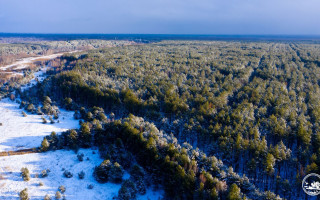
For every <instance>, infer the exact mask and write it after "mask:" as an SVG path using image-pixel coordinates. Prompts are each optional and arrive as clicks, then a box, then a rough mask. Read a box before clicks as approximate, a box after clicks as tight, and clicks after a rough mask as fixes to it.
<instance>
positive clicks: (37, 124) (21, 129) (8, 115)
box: [0, 98, 79, 152]
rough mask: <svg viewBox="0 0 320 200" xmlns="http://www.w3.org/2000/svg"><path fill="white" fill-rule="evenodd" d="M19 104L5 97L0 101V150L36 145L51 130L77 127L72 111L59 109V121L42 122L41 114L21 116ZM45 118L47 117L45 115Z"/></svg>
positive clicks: (57, 131)
mask: <svg viewBox="0 0 320 200" xmlns="http://www.w3.org/2000/svg"><path fill="white" fill-rule="evenodd" d="M22 111H23V110H22V109H19V104H17V103H15V102H13V101H11V100H9V99H8V98H5V99H3V100H1V101H0V123H2V126H0V152H1V151H11V150H17V149H21V148H22V149H26V148H33V147H38V146H39V145H40V144H41V141H42V139H43V137H44V136H46V135H50V133H51V132H52V131H55V132H56V133H61V132H62V131H66V130H68V129H75V128H79V122H78V121H77V120H74V119H73V112H70V111H66V110H63V109H61V110H60V111H61V113H60V115H59V119H58V120H59V121H60V122H59V123H54V124H50V123H49V122H50V121H49V120H48V123H47V124H43V123H42V119H41V115H34V114H30V113H27V112H26V111H25V112H26V113H27V117H23V115H22V113H21V112H22ZM45 117H46V118H47V119H48V117H47V116H45Z"/></svg>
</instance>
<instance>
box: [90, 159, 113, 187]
mask: <svg viewBox="0 0 320 200" xmlns="http://www.w3.org/2000/svg"><path fill="white" fill-rule="evenodd" d="M111 166H112V164H111V162H110V160H105V161H103V162H102V163H101V164H100V165H99V166H97V167H95V168H94V172H93V176H94V177H95V179H96V180H97V181H98V182H99V183H106V182H108V179H109V171H110V169H111Z"/></svg>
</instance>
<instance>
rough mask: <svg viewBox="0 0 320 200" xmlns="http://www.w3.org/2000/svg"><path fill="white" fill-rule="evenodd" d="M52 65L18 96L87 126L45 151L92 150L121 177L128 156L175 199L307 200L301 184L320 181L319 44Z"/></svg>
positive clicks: (213, 46)
mask: <svg viewBox="0 0 320 200" xmlns="http://www.w3.org/2000/svg"><path fill="white" fill-rule="evenodd" d="M53 62H54V63H56V64H55V65H54V67H53V68H52V70H50V71H48V72H47V73H48V75H50V76H49V77H48V78H47V79H46V80H45V81H44V82H42V83H38V84H37V85H36V86H35V87H34V88H33V89H31V90H29V91H25V92H21V91H20V90H17V91H16V96H21V97H22V99H23V100H24V101H23V103H22V107H23V106H24V107H26V108H27V107H29V106H30V104H32V105H35V107H36V106H39V105H43V107H45V106H47V108H46V109H44V110H48V107H49V108H50V106H53V105H54V104H60V105H63V106H64V107H65V108H67V109H69V110H75V117H77V118H81V119H82V120H83V122H82V124H81V129H80V130H77V131H75V130H71V131H68V132H66V133H64V134H62V135H61V136H59V138H57V137H56V136H55V135H52V136H48V137H47V138H46V139H45V140H46V141H45V142H44V145H43V146H45V150H48V149H50V148H51V149H53V148H54V149H55V148H63V147H69V148H78V147H88V146H90V145H96V146H98V147H99V149H100V152H101V154H102V155H103V156H104V157H105V158H106V159H108V160H111V161H112V162H115V161H116V162H117V163H120V164H121V165H122V166H124V167H125V166H126V167H127V168H130V167H132V166H130V165H129V164H128V163H126V160H130V159H129V158H128V157H133V158H132V159H134V160H135V161H136V162H137V164H138V165H139V166H141V167H143V168H144V170H145V171H146V173H148V174H149V175H150V176H151V177H153V178H152V180H153V183H154V184H160V185H163V186H164V189H165V192H166V196H167V197H168V198H173V199H218V198H220V199H242V198H250V199H276V198H277V197H276V195H279V196H280V197H281V198H285V199H299V198H306V199H307V198H308V197H307V195H306V194H305V193H304V192H303V191H302V188H301V181H302V179H303V177H304V176H305V175H306V174H308V173H311V172H316V173H320V171H319V170H320V169H319V167H320V124H319V119H320V105H319V103H320V88H319V85H320V79H319V78H320V70H319V69H320V68H319V67H320V45H319V44H312V43H302V42H301V43H287V42H282V43H280V42H222V41H219V42H215V41H210V42H209V41H163V42H158V43H152V44H145V45H132V46H121V47H112V48H108V49H98V50H90V51H88V52H85V53H83V52H82V53H75V54H68V55H64V56H62V57H61V58H59V59H56V60H54V61H53ZM57 63H58V64H57ZM45 96H47V97H46V98H47V99H48V98H49V97H50V98H51V99H52V100H53V102H54V103H53V102H51V100H50V103H48V101H47V103H46V101H43V102H42V103H41V102H39V100H38V99H41V100H43V98H44V97H45ZM40 110H41V108H40ZM49 110H50V109H49ZM31 111H34V112H36V111H35V109H33V110H32V109H31ZM51 114H52V113H51ZM105 114H106V116H105ZM112 145H115V146H114V148H113V149H110V148H109V147H106V146H111V147H112ZM115 149H116V150H115ZM115 151H119V152H122V151H124V152H130V155H125V156H124V155H123V154H121V155H123V156H124V157H123V156H119V155H118V156H114V157H113V156H112V155H113V154H116V153H114V152H115ZM111 152H113V153H111ZM131 154H132V155H131ZM101 165H102V166H100V167H104V166H105V165H103V164H101ZM97 170H98V169H97ZM154 177H158V178H154ZM126 185H130V184H129V183H126ZM177 185H179V186H177ZM123 190H124V189H123ZM129 196H130V195H129ZM124 199H125V198H124Z"/></svg>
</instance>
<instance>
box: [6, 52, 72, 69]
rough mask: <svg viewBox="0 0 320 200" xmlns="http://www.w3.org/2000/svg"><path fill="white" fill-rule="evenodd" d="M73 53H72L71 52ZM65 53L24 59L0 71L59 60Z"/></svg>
mask: <svg viewBox="0 0 320 200" xmlns="http://www.w3.org/2000/svg"><path fill="white" fill-rule="evenodd" d="M70 53H72V52H70ZM63 54H64V53H56V54H51V55H46V56H38V57H27V58H23V59H21V60H18V61H16V62H14V63H13V64H10V65H6V66H3V67H1V68H0V70H7V69H14V70H17V69H24V68H27V67H29V65H30V64H32V63H33V62H35V61H37V60H50V59H54V58H57V57H59V56H62V55H63Z"/></svg>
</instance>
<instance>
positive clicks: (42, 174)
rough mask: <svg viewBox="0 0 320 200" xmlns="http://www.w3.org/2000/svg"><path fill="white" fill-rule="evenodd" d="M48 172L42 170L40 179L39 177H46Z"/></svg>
mask: <svg viewBox="0 0 320 200" xmlns="http://www.w3.org/2000/svg"><path fill="white" fill-rule="evenodd" d="M49 172H50V170H45V169H44V170H42V171H41V174H40V177H41V178H45V177H47V176H48V173H49Z"/></svg>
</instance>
